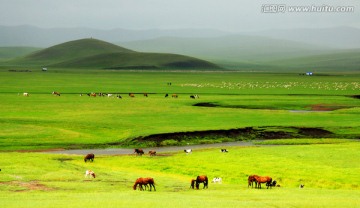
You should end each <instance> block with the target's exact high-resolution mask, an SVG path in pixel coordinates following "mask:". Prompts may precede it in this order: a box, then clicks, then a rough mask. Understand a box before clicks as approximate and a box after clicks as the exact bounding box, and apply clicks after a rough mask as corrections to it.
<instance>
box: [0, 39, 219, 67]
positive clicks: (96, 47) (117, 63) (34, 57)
mask: <svg viewBox="0 0 360 208" xmlns="http://www.w3.org/2000/svg"><path fill="white" fill-rule="evenodd" d="M3 65H8V66H9V65H15V66H46V67H76V68H102V69H163V68H169V69H172V68H176V69H189V68H191V69H220V67H218V66H217V65H215V64H213V63H210V62H207V61H204V60H200V59H196V58H192V57H188V56H183V55H177V54H167V53H140V52H136V51H133V50H129V49H126V48H123V47H120V46H117V45H114V44H111V43H108V42H105V41H101V40H97V39H92V38H90V39H80V40H75V41H70V42H66V43H62V44H59V45H55V46H52V47H49V48H46V49H43V50H40V51H37V52H35V53H32V54H30V55H28V56H25V57H21V58H17V59H14V60H12V61H9V62H6V63H4V64H3Z"/></svg>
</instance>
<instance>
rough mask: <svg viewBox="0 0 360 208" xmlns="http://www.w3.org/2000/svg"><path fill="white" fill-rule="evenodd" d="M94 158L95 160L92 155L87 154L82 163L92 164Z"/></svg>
mask: <svg viewBox="0 0 360 208" xmlns="http://www.w3.org/2000/svg"><path fill="white" fill-rule="evenodd" d="M94 158H95V155H94V154H93V153H90V154H87V155H86V156H85V157H84V162H87V161H91V162H93V161H94Z"/></svg>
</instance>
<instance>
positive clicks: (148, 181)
mask: <svg viewBox="0 0 360 208" xmlns="http://www.w3.org/2000/svg"><path fill="white" fill-rule="evenodd" d="M148 184H149V185H150V191H151V187H153V188H154V191H156V189H155V181H154V179H153V178H150V177H147V178H138V179H136V181H135V184H134V186H133V189H134V190H136V187H137V186H138V185H139V189H140V191H144V188H143V185H144V186H145V187H147V185H148Z"/></svg>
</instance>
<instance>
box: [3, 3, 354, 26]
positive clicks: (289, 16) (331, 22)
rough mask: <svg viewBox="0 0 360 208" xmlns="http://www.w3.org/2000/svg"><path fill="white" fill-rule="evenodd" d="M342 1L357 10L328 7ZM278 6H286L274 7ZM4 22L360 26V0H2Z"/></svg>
mask: <svg viewBox="0 0 360 208" xmlns="http://www.w3.org/2000/svg"><path fill="white" fill-rule="evenodd" d="M279 5H281V6H285V9H283V8H284V7H281V8H280V7H279ZM292 6H303V7H306V6H309V7H313V9H314V8H315V9H316V8H317V10H318V11H313V12H291V11H290V9H291V8H290V7H292ZM339 6H346V7H350V9H351V8H353V10H352V11H350V12H334V11H332V12H331V11H328V10H330V9H329V8H328V7H334V8H335V7H336V8H338V7H339ZM321 7H322V8H321ZM274 8H275V9H274ZM279 8H280V9H281V10H282V11H281V12H276V10H277V9H279ZM341 9H342V8H341ZM320 10H321V11H320ZM274 11H275V12H274ZM0 25H6V26H13V25H34V26H38V27H43V28H57V27H62V28H63V27H88V28H97V29H113V28H124V29H178V28H208V29H220V30H225V31H233V32H239V31H249V30H250V31H251V30H263V29H271V28H274V29H277V28H314V27H332V26H353V27H358V28H360V0H332V1H329V0H327V1H324V0H312V1H309V0H302V1H296V0H258V1H257V0H0Z"/></svg>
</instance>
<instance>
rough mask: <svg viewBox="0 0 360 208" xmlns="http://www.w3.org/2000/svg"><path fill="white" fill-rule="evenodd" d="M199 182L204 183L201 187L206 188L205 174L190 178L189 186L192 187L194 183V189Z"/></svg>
mask: <svg viewBox="0 0 360 208" xmlns="http://www.w3.org/2000/svg"><path fill="white" fill-rule="evenodd" d="M200 183H203V184H204V187H203V188H208V185H209V179H208V177H207V176H206V175H201V176H198V177H196V179H192V180H191V185H190V186H191V188H193V189H194V185H195V186H196V189H199V186H200Z"/></svg>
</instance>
